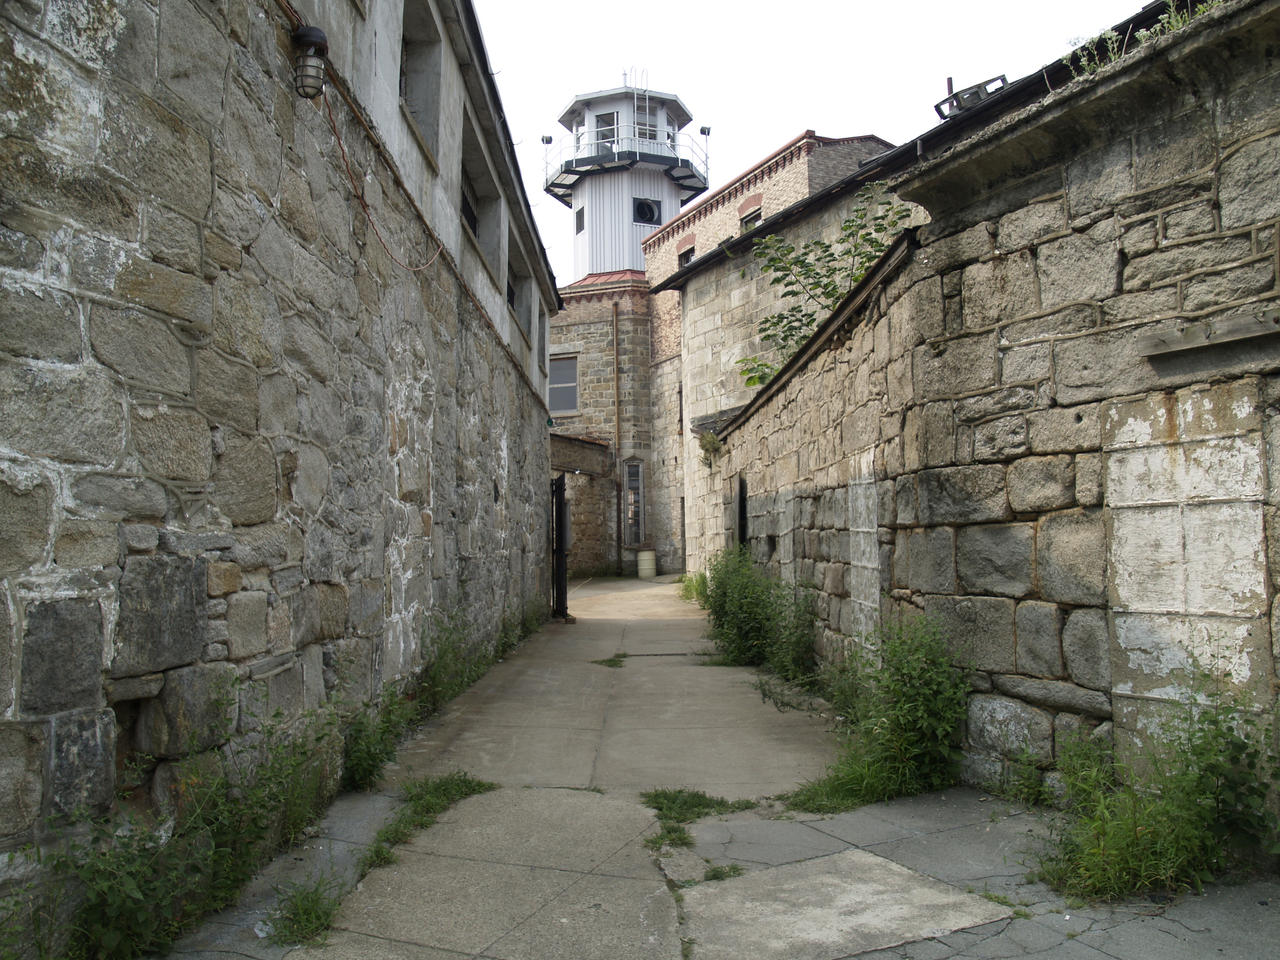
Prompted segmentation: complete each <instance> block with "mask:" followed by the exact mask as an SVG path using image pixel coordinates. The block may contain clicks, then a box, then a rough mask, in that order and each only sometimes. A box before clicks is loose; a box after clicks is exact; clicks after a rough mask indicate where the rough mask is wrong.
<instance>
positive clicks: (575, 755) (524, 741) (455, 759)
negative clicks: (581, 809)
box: [388, 718, 600, 787]
mask: <svg viewBox="0 0 1280 960" xmlns="http://www.w3.org/2000/svg"><path fill="white" fill-rule="evenodd" d="M599 743H600V734H599V733H598V732H596V731H593V730H590V729H587V730H582V729H575V728H571V727H570V728H565V727H524V726H519V725H512V724H507V723H495V722H493V721H491V720H485V719H483V718H478V719H477V721H476V722H475V723H473V724H470V725H468V726H467V728H466V729H464V730H461V731H459V732H458V734H457V735H456V736H455V737H453V738H451V739H450V741H449V742H448V743H447V744H444V745H440V746H437V745H428V744H422V745H416V744H415V745H410V746H407V747H405V748H404V749H403V750H402V751H401V753H400V758H399V762H398V764H397V765H396V767H395V768H392V769H391V770H390V771H389V776H388V780H389V781H393V782H394V781H395V780H397V779H399V777H419V776H424V775H433V776H435V775H440V774H444V773H448V772H450V771H453V770H465V771H467V772H468V773H470V774H471V775H472V776H475V777H479V778H480V779H482V780H492V781H494V782H496V783H501V784H503V785H506V786H539V787H586V786H590V785H591V772H592V767H593V766H594V764H595V760H596V752H597V750H598V749H599Z"/></svg>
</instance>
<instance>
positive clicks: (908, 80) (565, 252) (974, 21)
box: [473, 0, 1148, 286]
mask: <svg viewBox="0 0 1280 960" xmlns="http://www.w3.org/2000/svg"><path fill="white" fill-rule="evenodd" d="M1146 2H1148V0H896V2H895V0H888V2H886V0H721V2H709V0H644V2H639V3H625V2H623V3H616V2H615V3H610V2H607V0H588V2H587V3H583V4H573V3H556V4H550V3H544V2H537V0H473V3H474V4H475V8H476V13H477V15H478V16H479V19H480V27H481V30H482V31H483V33H484V38H485V45H486V47H487V48H488V53H489V62H490V65H491V66H492V68H493V71H494V74H495V78H496V81H497V84H498V90H499V93H500V94H501V96H502V102H503V106H504V107H505V109H506V113H507V123H508V125H509V126H510V128H511V135H512V137H513V138H514V140H515V144H516V154H517V156H518V158H519V161H520V166H521V169H522V171H523V173H524V178H525V189H526V190H527V191H528V193H529V200H530V203H531V204H532V205H533V211H534V216H535V217H536V218H537V220H538V228H539V230H540V231H541V233H542V242H543V243H544V244H545V245H546V248H547V253H548V255H549V256H550V259H551V265H552V268H553V269H554V270H555V273H556V281H557V282H558V283H559V284H560V285H561V286H563V285H565V284H567V283H571V282H572V281H574V280H575V279H578V278H577V277H574V276H573V275H572V274H573V252H572V244H571V240H572V229H573V214H572V213H571V212H570V210H569V208H568V207H566V206H564V205H563V204H561V203H559V202H558V201H556V200H553V199H551V197H549V196H547V194H545V193H544V192H543V190H542V187H543V177H544V152H543V146H542V143H541V137H542V136H543V135H544V134H550V135H552V136H554V137H556V139H557V141H559V139H560V137H561V136H562V135H564V134H565V133H566V131H565V130H564V128H562V127H561V126H560V125H559V123H557V118H558V117H559V116H560V114H561V112H562V111H563V109H564V108H565V107H566V106H567V105H568V104H569V103H570V102H571V101H572V100H573V99H574V97H575V96H577V95H578V94H581V93H588V92H591V91H594V90H603V89H608V88H610V87H616V86H621V85H622V83H623V74H624V72H625V73H626V74H627V77H628V79H629V81H630V82H631V83H632V84H633V85H637V86H644V87H648V88H649V89H651V90H658V91H661V92H663V93H671V94H675V95H676V96H678V97H679V98H680V99H681V100H682V101H683V102H684V104H685V106H687V107H688V108H689V111H690V112H691V113H692V114H693V122H692V123H690V124H689V126H688V127H686V128H685V131H684V132H686V133H695V134H696V132H697V130H698V128H699V127H700V126H702V125H703V124H706V125H708V126H710V127H711V137H710V140H709V147H710V151H709V153H710V164H709V165H710V173H711V176H710V181H711V187H712V189H714V188H715V187H717V186H719V185H722V184H723V183H725V182H726V181H727V180H729V179H731V178H732V177H734V176H736V175H737V174H739V173H742V172H743V171H745V170H746V169H748V168H749V167H751V166H753V165H754V164H755V163H756V162H757V161H759V160H761V159H763V158H764V157H765V156H767V155H768V154H770V153H772V152H773V151H774V150H776V149H777V148H778V147H780V146H782V145H783V144H784V143H786V142H787V141H788V140H791V139H793V138H794V137H796V136H797V135H799V134H800V133H803V132H804V131H805V130H809V129H812V130H814V131H816V132H817V133H818V134H820V135H822V136H826V137H848V136H856V135H861V134H872V133H873V134H876V135H878V136H880V137H883V138H884V139H886V140H889V141H890V142H892V143H895V144H897V143H903V142H906V141H908V140H910V139H912V138H913V137H915V136H917V135H918V134H920V133H922V132H924V131H925V130H927V129H929V128H930V127H932V126H935V125H936V124H937V123H938V122H939V121H938V118H937V115H936V114H935V113H934V111H933V105H934V104H935V103H937V102H938V101H939V100H941V99H943V98H944V97H945V96H946V92H947V87H946V84H947V77H949V76H950V77H954V78H955V86H956V88H957V89H959V88H961V87H965V86H969V85H971V84H975V83H981V82H982V81H984V80H988V79H990V78H991V77H994V76H997V75H999V74H1006V75H1007V76H1008V78H1009V81H1010V82H1012V81H1014V80H1016V79H1018V78H1020V77H1023V76H1025V75H1026V74H1028V73H1031V72H1033V71H1035V70H1037V69H1039V68H1040V67H1042V66H1044V65H1045V64H1047V63H1050V62H1052V61H1055V60H1057V59H1059V58H1061V57H1062V56H1064V55H1065V54H1066V53H1068V52H1069V51H1070V50H1071V49H1072V47H1073V46H1074V45H1075V44H1074V42H1073V41H1078V40H1082V39H1085V38H1087V37H1091V36H1094V35H1096V34H1098V33H1101V32H1102V31H1103V30H1105V29H1107V28H1108V27H1111V26H1112V25H1114V24H1116V23H1118V22H1120V21H1121V20H1124V19H1126V18H1127V17H1129V16H1131V15H1132V14H1134V13H1136V12H1137V11H1138V10H1139V9H1141V8H1142V6H1143V5H1144V4H1145V3H1146Z"/></svg>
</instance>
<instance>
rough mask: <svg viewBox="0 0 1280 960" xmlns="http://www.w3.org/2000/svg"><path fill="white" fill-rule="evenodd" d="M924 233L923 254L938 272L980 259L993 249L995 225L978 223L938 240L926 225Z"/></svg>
mask: <svg viewBox="0 0 1280 960" xmlns="http://www.w3.org/2000/svg"><path fill="white" fill-rule="evenodd" d="M924 235H925V252H924V255H925V257H927V258H928V262H929V264H930V266H932V267H933V268H934V269H935V270H937V271H938V272H939V273H945V272H946V271H948V270H950V269H952V268H953V267H958V266H960V265H962V264H965V263H972V262H973V261H975V260H980V259H981V258H982V257H985V256H986V255H987V254H989V253H991V252H992V251H993V250H994V249H995V225H994V224H991V223H979V224H976V225H974V226H972V227H969V228H968V229H967V230H962V231H961V232H960V233H953V234H952V235H951V236H948V237H942V238H941V239H938V240H935V239H933V238H932V237H930V236H929V228H927V227H926V229H925V231H924Z"/></svg>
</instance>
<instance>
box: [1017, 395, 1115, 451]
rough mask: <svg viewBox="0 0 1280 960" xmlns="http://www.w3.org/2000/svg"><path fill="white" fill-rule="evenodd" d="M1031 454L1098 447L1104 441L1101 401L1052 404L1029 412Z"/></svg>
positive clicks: (1094, 448)
mask: <svg viewBox="0 0 1280 960" xmlns="http://www.w3.org/2000/svg"><path fill="white" fill-rule="evenodd" d="M1027 433H1028V437H1029V440H1030V444H1031V452H1032V453H1069V452H1072V451H1077V450H1097V449H1098V447H1099V446H1100V444H1101V437H1102V432H1101V426H1100V422H1099V417H1098V404H1096V403H1090V404H1085V405H1082V406H1078V407H1049V408H1048V409H1047V410H1033V411H1031V412H1030V413H1028V414H1027Z"/></svg>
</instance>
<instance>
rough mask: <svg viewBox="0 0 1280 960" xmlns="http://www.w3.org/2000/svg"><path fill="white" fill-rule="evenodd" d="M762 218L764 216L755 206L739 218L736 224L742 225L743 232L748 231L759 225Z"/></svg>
mask: <svg viewBox="0 0 1280 960" xmlns="http://www.w3.org/2000/svg"><path fill="white" fill-rule="evenodd" d="M763 219H764V218H763V217H762V216H761V214H760V208H759V207H756V208H755V209H754V210H752V211H751V212H750V213H748V214H747V215H746V216H745V217H743V218H742V219H741V220H739V221H738V224H739V225H740V226H741V227H742V232H743V233H750V232H751V231H752V230H754V229H755V228H756V227H758V226H760V222H761V220H763Z"/></svg>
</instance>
